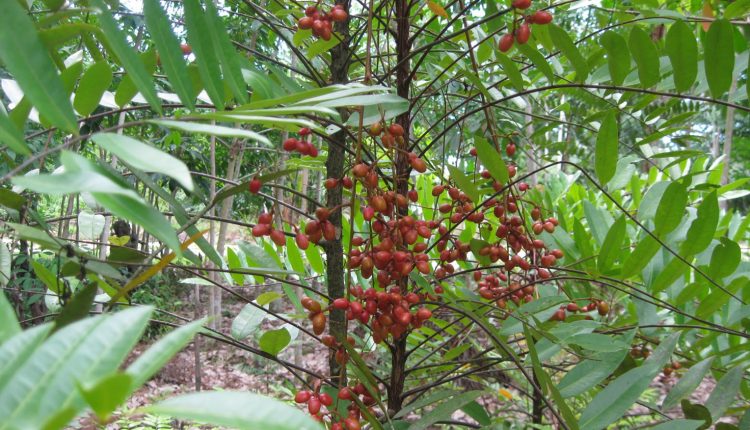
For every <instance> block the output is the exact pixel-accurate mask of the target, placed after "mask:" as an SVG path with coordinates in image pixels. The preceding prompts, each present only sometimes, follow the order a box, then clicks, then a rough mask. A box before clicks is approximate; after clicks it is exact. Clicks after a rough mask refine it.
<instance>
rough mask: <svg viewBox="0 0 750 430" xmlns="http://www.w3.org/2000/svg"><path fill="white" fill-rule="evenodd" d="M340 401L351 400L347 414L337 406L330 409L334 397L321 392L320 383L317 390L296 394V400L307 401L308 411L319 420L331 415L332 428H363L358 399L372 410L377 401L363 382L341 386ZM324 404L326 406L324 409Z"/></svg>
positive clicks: (347, 429) (333, 429)
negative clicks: (342, 412) (338, 409)
mask: <svg viewBox="0 0 750 430" xmlns="http://www.w3.org/2000/svg"><path fill="white" fill-rule="evenodd" d="M336 397H337V399H338V400H339V401H346V402H350V403H349V405H348V408H347V409H348V410H347V415H346V416H341V414H339V412H338V411H337V408H331V409H328V407H329V406H331V405H332V404H333V402H334V399H333V397H331V395H330V394H327V393H320V386H319V384H318V386H317V388H316V391H315V392H311V391H307V390H303V391H299V392H297V394H296V395H295V396H294V401H295V402H297V403H300V404H302V403H306V404H307V411H308V412H310V415H312V416H313V418H315V419H316V420H318V421H323V419H324V417H325V416H329V417H330V420H331V426H330V429H331V430H360V429H361V428H362V423H361V421H360V419H361V410H360V408H359V406H358V404H357V402H355V399H358V400H359V401H360V402H361V403H362V404H364V405H365V406H366V407H367V408H368V409H370V412H371V413H372V412H373V411H372V410H371V406H372V405H374V404H375V403H376V401H375V399H374V398H373V397H372V396H371V395H370V393H369V392H368V391H367V388H365V386H364V384H362V383H361V382H359V383H357V384H355V385H354V386H352V387H341V389H339V391H338V394H337V395H336ZM323 406H325V407H326V408H325V409H323Z"/></svg>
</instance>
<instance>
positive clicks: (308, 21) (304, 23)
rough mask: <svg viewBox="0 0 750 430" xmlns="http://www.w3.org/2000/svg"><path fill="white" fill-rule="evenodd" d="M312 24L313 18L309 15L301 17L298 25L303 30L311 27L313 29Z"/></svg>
mask: <svg viewBox="0 0 750 430" xmlns="http://www.w3.org/2000/svg"><path fill="white" fill-rule="evenodd" d="M312 24H313V19H312V18H310V17H309V16H305V17H302V18H300V20H299V22H297V26H298V27H299V28H300V29H301V30H309V29H311V28H312Z"/></svg>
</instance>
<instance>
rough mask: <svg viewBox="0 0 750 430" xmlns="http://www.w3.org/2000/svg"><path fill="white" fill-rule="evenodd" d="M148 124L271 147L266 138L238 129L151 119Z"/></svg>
mask: <svg viewBox="0 0 750 430" xmlns="http://www.w3.org/2000/svg"><path fill="white" fill-rule="evenodd" d="M149 122H151V123H154V124H158V125H161V126H164V127H167V128H172V129H177V130H181V131H186V132H188V133H197V134H208V135H211V136H220V137H242V138H245V139H250V140H256V141H258V142H261V143H264V144H266V145H271V141H270V140H268V138H267V137H266V136H263V135H262V134H260V133H256V132H254V131H251V130H245V129H244V128H239V127H225V126H221V125H211V124H201V123H198V122H187V121H171V120H166V119H161V120H159V119H153V120H149Z"/></svg>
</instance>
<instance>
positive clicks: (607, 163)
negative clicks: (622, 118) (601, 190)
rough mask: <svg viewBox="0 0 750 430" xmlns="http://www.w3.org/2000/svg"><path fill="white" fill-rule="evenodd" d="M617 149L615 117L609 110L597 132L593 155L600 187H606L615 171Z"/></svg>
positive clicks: (617, 138) (617, 133)
mask: <svg viewBox="0 0 750 430" xmlns="http://www.w3.org/2000/svg"><path fill="white" fill-rule="evenodd" d="M618 148H619V131H618V127H617V116H616V114H615V111H613V110H611V111H609V112H608V113H607V116H606V117H604V121H603V122H602V125H601V127H599V132H598V133H597V135H596V152H595V153H594V160H595V161H596V163H595V164H594V168H595V170H596V176H597V177H598V178H599V182H601V184H602V185H606V184H607V182H609V180H610V179H612V177H613V176H615V171H616V170H617V159H618Z"/></svg>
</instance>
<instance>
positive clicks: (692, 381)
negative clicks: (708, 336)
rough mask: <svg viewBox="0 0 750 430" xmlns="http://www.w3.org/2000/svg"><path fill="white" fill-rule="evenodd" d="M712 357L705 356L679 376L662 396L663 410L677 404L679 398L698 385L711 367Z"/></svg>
mask: <svg viewBox="0 0 750 430" xmlns="http://www.w3.org/2000/svg"><path fill="white" fill-rule="evenodd" d="M713 361H714V358H713V357H710V358H707V359H705V360H703V361H701V362H700V363H696V364H695V365H693V366H692V367H691V368H690V369H689V370H688V371H687V372H686V373H685V374H684V375H682V377H680V379H679V381H678V382H677V384H675V386H674V387H672V389H671V390H669V393H668V394H667V397H665V398H664V402H663V403H662V405H661V408H662V409H663V410H666V409H670V408H672V407H673V406H675V405H677V404H678V403H679V402H680V400H682V399H683V398H685V397H687V396H689V395H690V394H692V393H693V392H694V391H695V389H696V388H698V385H700V383H701V381H702V380H703V377H704V376H706V373H707V372H708V371H709V370H710V369H711V363H713Z"/></svg>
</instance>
